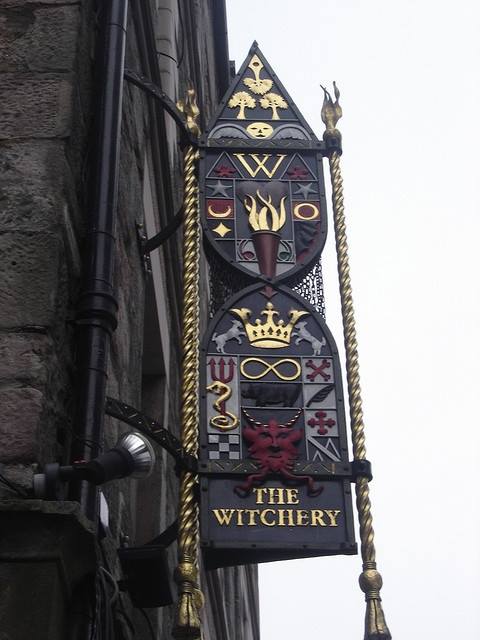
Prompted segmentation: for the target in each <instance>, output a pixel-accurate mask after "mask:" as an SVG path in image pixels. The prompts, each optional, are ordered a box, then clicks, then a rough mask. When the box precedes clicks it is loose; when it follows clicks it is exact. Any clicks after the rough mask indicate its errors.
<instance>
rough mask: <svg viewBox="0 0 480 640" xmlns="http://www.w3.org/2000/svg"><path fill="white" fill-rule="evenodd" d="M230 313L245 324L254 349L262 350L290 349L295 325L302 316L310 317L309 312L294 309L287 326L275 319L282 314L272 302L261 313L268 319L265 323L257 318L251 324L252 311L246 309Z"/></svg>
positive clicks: (289, 315) (231, 310)
mask: <svg viewBox="0 0 480 640" xmlns="http://www.w3.org/2000/svg"><path fill="white" fill-rule="evenodd" d="M230 313H232V314H233V315H235V316H237V317H239V318H240V320H241V321H242V322H243V326H244V327H245V331H246V334H247V338H248V341H249V342H250V344H251V345H252V347H259V348H260V349H279V348H281V347H288V345H289V344H290V338H291V336H292V331H293V328H294V326H295V324H296V323H297V322H298V321H299V320H300V318H301V317H302V316H308V315H309V314H308V311H298V310H297V309H292V310H291V311H290V312H289V314H288V317H289V319H290V321H289V323H288V324H287V325H286V324H285V322H284V320H279V321H278V322H277V320H276V319H275V318H276V316H279V315H280V314H279V312H278V311H277V310H276V309H275V308H274V306H273V304H272V303H271V302H267V304H266V305H265V309H263V311H261V312H260V315H262V316H265V317H266V320H265V321H264V322H262V321H261V320H260V318H257V319H256V320H255V324H252V323H251V322H250V316H251V315H252V310H251V309H246V308H245V307H242V308H241V309H230Z"/></svg>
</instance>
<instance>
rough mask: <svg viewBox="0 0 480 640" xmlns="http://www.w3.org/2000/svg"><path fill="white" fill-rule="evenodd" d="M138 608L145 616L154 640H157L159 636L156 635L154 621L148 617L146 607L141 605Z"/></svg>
mask: <svg viewBox="0 0 480 640" xmlns="http://www.w3.org/2000/svg"><path fill="white" fill-rule="evenodd" d="M137 609H138V610H139V611H140V613H141V614H142V616H143V617H144V618H145V621H146V623H147V625H148V629H149V631H150V634H151V636H152V640H156V637H157V636H156V635H155V631H154V629H153V625H152V622H151V620H150V618H149V617H148V614H147V612H146V611H145V609H142V608H141V607H137Z"/></svg>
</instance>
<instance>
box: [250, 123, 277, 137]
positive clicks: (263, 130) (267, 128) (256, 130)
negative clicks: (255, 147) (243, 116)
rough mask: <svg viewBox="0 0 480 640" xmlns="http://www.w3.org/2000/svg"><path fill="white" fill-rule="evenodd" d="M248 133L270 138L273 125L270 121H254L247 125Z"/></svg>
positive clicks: (253, 135)
mask: <svg viewBox="0 0 480 640" xmlns="http://www.w3.org/2000/svg"><path fill="white" fill-rule="evenodd" d="M247 133H248V134H249V135H250V136H251V137H252V138H270V136H271V135H272V133H273V127H272V126H271V125H269V124H268V122H252V123H251V124H249V125H248V127H247Z"/></svg>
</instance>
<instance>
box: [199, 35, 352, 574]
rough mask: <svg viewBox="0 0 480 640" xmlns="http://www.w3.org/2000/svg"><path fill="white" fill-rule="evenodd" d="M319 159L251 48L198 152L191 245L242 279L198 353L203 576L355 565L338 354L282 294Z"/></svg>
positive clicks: (313, 244) (316, 226)
mask: <svg viewBox="0 0 480 640" xmlns="http://www.w3.org/2000/svg"><path fill="white" fill-rule="evenodd" d="M321 151H322V145H321V143H320V142H319V141H318V140H317V139H316V138H315V136H314V134H313V132H312V131H311V129H310V128H309V127H308V125H307V124H306V122H305V121H304V119H303V117H302V116H301V114H300V113H299V112H298V110H297V108H296V107H295V105H294V104H293V103H292V100H291V98H290V96H289V95H288V94H287V93H286V91H285V89H284V88H283V86H282V85H281V84H280V83H279V81H278V79H277V78H276V76H275V74H274V73H273V71H272V70H271V68H270V66H269V65H268V63H267V62H266V60H265V59H264V58H263V56H262V54H261V52H260V51H259V49H258V47H257V46H256V45H254V47H253V48H252V50H251V51H250V54H249V56H248V58H247V60H246V61H245V63H244V64H243V66H242V68H241V69H240V72H239V74H238V75H237V77H236V78H235V80H234V81H233V83H232V86H231V88H230V89H229V91H228V93H227V96H226V97H225V99H224V100H223V102H222V105H221V107H220V110H219V112H218V113H217V115H216V116H215V118H214V122H213V123H212V125H211V127H210V129H209V130H208V131H207V133H206V135H205V137H204V142H203V146H202V150H201V160H202V162H201V169H200V180H201V189H200V191H201V195H202V204H201V207H202V209H201V210H202V225H203V229H204V238H205V241H206V243H207V244H208V247H209V250H210V251H214V252H215V253H216V254H218V255H219V256H220V257H221V258H222V259H223V261H224V264H225V269H228V270H229V271H231V275H232V279H233V280H234V276H235V272H241V273H242V274H244V275H245V274H246V275H248V276H249V277H250V279H251V281H252V284H251V285H250V286H248V287H247V288H245V289H242V290H241V291H239V292H238V293H237V294H236V295H234V296H232V297H230V299H228V300H224V303H223V306H222V307H221V309H220V310H219V311H218V312H217V314H216V316H215V317H214V318H213V319H212V321H211V323H210V325H209V327H208V329H207V331H206V334H205V337H204V340H203V345H202V351H201V359H200V398H201V411H200V454H199V458H200V478H201V480H200V484H201V491H200V494H201V503H200V510H201V511H200V519H201V544H202V547H203V550H204V557H205V562H206V565H207V567H210V568H214V567H219V566H228V565H235V564H243V563H247V562H264V561H270V560H280V559H288V558H300V557H309V556H318V555H331V554H351V553H356V544H355V540H354V531H353V515H352V504H351V484H350V482H351V465H350V463H349V458H348V447H347V434H346V427H345V408H344V399H343V392H342V379H341V378H342V376H341V370H340V364H339V358H338V351H337V348H336V346H335V342H334V339H333V337H332V335H331V333H330V331H329V329H328V328H327V326H326V324H325V322H324V320H323V318H322V317H321V316H320V315H319V314H318V313H317V312H316V311H315V310H314V308H313V307H312V306H310V305H309V304H308V302H307V301H306V300H305V299H304V298H302V297H300V296H299V295H297V294H295V293H294V292H293V291H292V290H291V289H289V288H288V285H289V284H292V283H294V282H295V281H298V278H299V277H302V275H303V274H304V273H307V272H308V270H309V269H310V268H311V267H312V266H313V265H314V264H315V263H316V262H318V260H319V259H320V254H321V251H322V249H323V246H324V243H325V239H326V233H327V218H326V206H325V189H324V181H323V173H322V155H321ZM217 264H218V263H217ZM211 277H212V286H215V271H214V270H213V269H212V273H211Z"/></svg>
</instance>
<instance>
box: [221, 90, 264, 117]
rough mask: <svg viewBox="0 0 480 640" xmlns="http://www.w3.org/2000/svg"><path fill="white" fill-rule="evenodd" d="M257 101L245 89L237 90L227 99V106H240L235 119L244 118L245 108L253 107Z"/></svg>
mask: <svg viewBox="0 0 480 640" xmlns="http://www.w3.org/2000/svg"><path fill="white" fill-rule="evenodd" d="M256 104H257V101H256V100H255V98H253V97H252V96H251V95H250V94H249V93H247V92H246V91H238V92H237V93H234V94H233V96H232V97H231V98H230V100H229V101H228V106H229V107H230V108H231V109H236V108H237V107H240V110H239V112H238V115H237V120H245V109H254V108H255V105H256Z"/></svg>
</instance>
